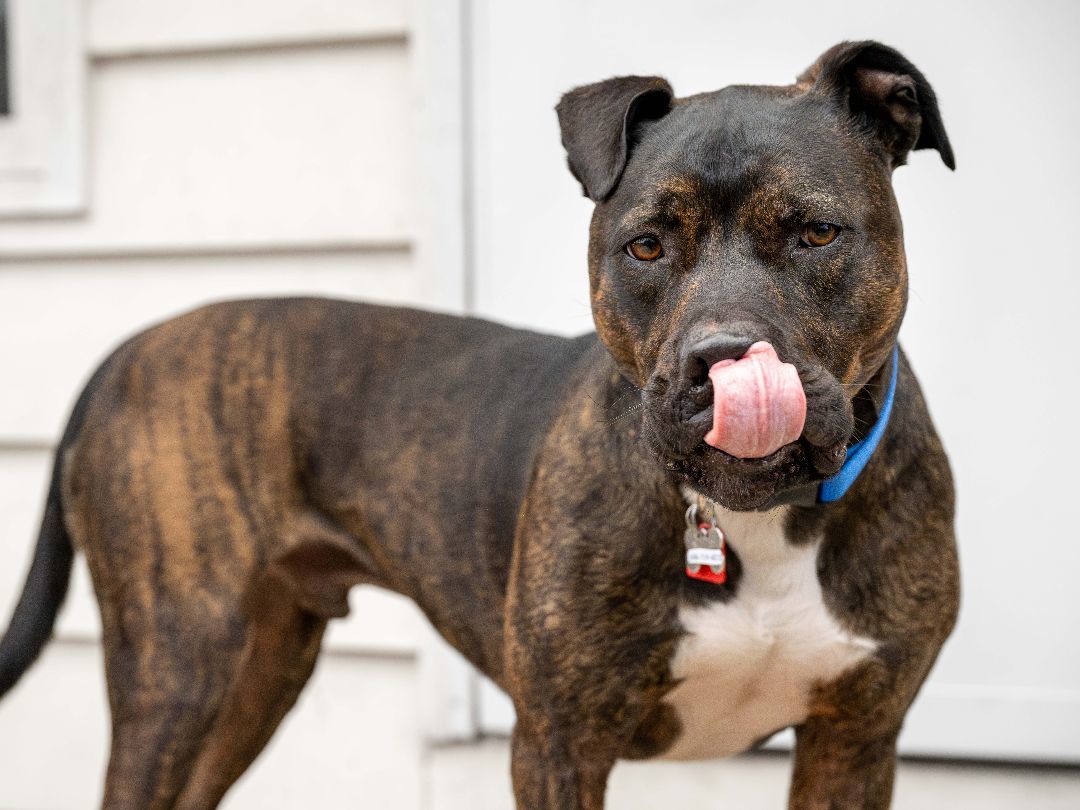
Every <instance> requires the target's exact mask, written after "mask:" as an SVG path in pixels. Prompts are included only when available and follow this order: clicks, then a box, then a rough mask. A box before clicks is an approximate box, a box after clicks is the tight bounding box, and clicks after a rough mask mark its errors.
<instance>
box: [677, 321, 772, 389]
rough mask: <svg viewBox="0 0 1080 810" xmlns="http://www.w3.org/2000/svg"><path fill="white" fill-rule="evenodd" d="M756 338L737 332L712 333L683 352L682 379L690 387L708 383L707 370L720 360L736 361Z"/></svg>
mask: <svg viewBox="0 0 1080 810" xmlns="http://www.w3.org/2000/svg"><path fill="white" fill-rule="evenodd" d="M757 340H758V338H756V337H751V336H748V335H746V334H742V333H738V332H713V333H712V334H711V335H707V336H706V337H704V338H702V339H701V340H699V341H697V342H696V343H694V344H693V345H691V346H689V347H688V348H687V349H686V350H685V351H684V352H683V360H682V370H683V379H685V380H686V381H687V383H688V385H689V386H690V387H692V388H693V387H697V386H701V385H704V384H705V383H707V382H708V381H709V369H710V368H712V367H713V366H714V365H715V364H716V363H719V362H720V361H721V360H738V359H740V358H741V357H742V356H743V355H744V354H746V350H747V349H749V348H750V347H751V346H753V345H754V343H755V342H757Z"/></svg>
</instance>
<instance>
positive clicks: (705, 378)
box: [690, 357, 711, 388]
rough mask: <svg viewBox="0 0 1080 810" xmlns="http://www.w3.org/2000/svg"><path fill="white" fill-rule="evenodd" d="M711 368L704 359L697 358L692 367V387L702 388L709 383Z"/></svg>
mask: <svg viewBox="0 0 1080 810" xmlns="http://www.w3.org/2000/svg"><path fill="white" fill-rule="evenodd" d="M710 368H711V366H710V365H709V364H708V363H707V362H706V361H705V358H703V357H695V358H694V363H693V364H692V366H691V373H690V387H691V388H702V387H703V386H705V385H708V383H709V369H710Z"/></svg>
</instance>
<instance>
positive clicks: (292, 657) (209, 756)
mask: <svg viewBox="0 0 1080 810" xmlns="http://www.w3.org/2000/svg"><path fill="white" fill-rule="evenodd" d="M248 597H249V598H248V600H247V603H248V604H247V608H248V613H249V616H250V619H249V624H248V630H247V643H246V644H245V646H244V651H243V653H242V655H241V658H240V664H239V666H238V667H237V669H236V672H235V675H234V677H233V680H232V684H231V686H230V688H229V690H228V693H227V694H226V696H225V700H224V702H223V703H222V706H221V709H220V711H219V712H218V715H217V718H216V720H215V722H214V725H213V727H212V728H211V730H210V733H209V735H208V737H207V738H206V742H205V744H204V746H203V749H202V751H201V752H200V753H199V755H198V757H197V759H196V763H195V767H194V769H193V771H192V774H191V777H190V779H189V781H188V784H187V786H186V787H185V788H184V790H183V792H182V793H181V795H180V799H179V801H178V802H177V804H176V808H177V810H211V808H214V807H217V805H218V803H219V802H220V801H221V799H222V797H223V796H224V795H225V793H226V791H228V789H229V788H230V787H231V786H232V784H233V783H234V782H235V781H236V780H237V779H238V778H239V777H240V776H241V774H243V772H244V771H245V770H246V769H247V767H248V766H249V765H250V764H251V762H252V761H253V760H254V759H255V757H257V756H258V755H259V752H260V751H262V749H263V747H264V746H265V745H266V743H267V742H269V740H270V738H271V736H273V734H274V731H275V730H276V729H277V727H278V724H279V723H280V722H281V720H282V719H283V718H284V717H285V715H286V714H287V713H288V712H289V710H290V709H291V708H292V707H293V705H294V704H295V703H296V699H297V697H298V696H299V695H300V691H301V690H302V689H303V688H304V685H305V684H306V683H307V680H308V678H309V676H310V675H311V673H312V671H313V670H314V668H315V659H316V658H317V656H318V654H319V644H320V642H321V640H322V636H323V631H324V630H325V629H326V619H325V618H323V617H321V616H317V615H316V614H314V613H312V612H310V611H308V610H305V609H303V608H301V607H300V606H299V605H298V604H297V603H296V601H295V599H294V594H293V593H292V591H291V588H290V587H289V586H288V583H287V582H285V581H283V580H282V579H281V578H280V577H279V576H277V575H276V573H275V572H274V571H273V570H271V571H269V572H267V573H266V574H264V575H263V576H262V577H260V581H258V582H257V583H256V584H255V585H254V586H253V588H252V590H251V591H250V592H249V595H248Z"/></svg>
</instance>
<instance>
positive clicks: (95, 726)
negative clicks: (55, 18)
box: [0, 0, 454, 810]
mask: <svg viewBox="0 0 1080 810" xmlns="http://www.w3.org/2000/svg"><path fill="white" fill-rule="evenodd" d="M17 2H18V0H17ZM85 10H86V13H87V14H88V19H87V31H88V34H87V36H88V46H87V47H88V50H89V55H90V64H89V76H88V87H87V110H88V115H89V127H90V131H89V133H88V142H89V144H90V146H89V154H88V158H87V166H88V169H89V176H88V177H87V182H88V189H89V190H88V198H87V206H86V210H85V214H84V215H79V216H71V217H62V218H40V219H3V220H0V324H2V328H0V379H3V380H4V391H3V394H2V395H0V614H2V615H3V617H4V619H6V616H7V615H8V611H9V609H10V606H12V605H13V604H14V602H15V600H16V599H17V597H18V594H19V591H20V590H21V587H22V579H23V576H24V574H25V571H26V568H27V566H28V563H29V558H30V554H31V551H32V544H33V539H34V537H35V536H36V530H37V524H38V521H39V519H40V511H41V508H42V503H43V497H44V492H45V483H46V480H47V477H48V472H49V469H50V466H51V455H52V448H53V446H54V443H55V441H56V439H57V438H58V436H59V433H60V431H61V429H62V426H63V424H64V421H65V420H66V418H67V413H68V410H69V408H70V405H71V403H72V402H73V400H74V398H75V397H76V396H77V394H78V392H79V390H80V388H81V386H82V385H83V383H84V381H85V380H86V378H87V377H88V376H89V374H90V373H91V371H92V370H93V368H94V367H95V366H96V364H97V363H98V362H99V361H100V360H101V359H102V358H103V356H104V355H105V353H106V352H107V351H108V350H109V349H110V348H111V347H112V346H114V345H115V344H116V343H117V342H119V341H120V340H122V339H123V338H124V337H125V336H126V335H129V334H131V333H133V332H135V331H138V330H139V329H142V328H144V327H145V326H147V325H149V324H152V323H154V322H157V321H160V320H162V319H164V318H166V317H169V316H171V315H174V314H177V313H179V312H181V311H184V310H187V309H190V308H192V307H195V306H198V305H200V304H202V303H205V302H208V301H212V300H220V299H224V298H236V297H247V296H259V295H284V294H318V295H328V296H336V297H346V298H361V299H365V300H374V301H382V302H388V303H426V304H429V305H430V304H434V305H439V304H440V303H441V304H442V305H444V306H453V304H454V302H453V300H442V301H440V300H439V298H438V297H437V296H438V295H439V294H441V293H436V294H435V295H436V297H434V298H433V292H432V290H431V289H430V285H427V284H425V283H424V278H425V275H424V272H423V271H422V270H421V268H420V267H419V263H418V260H417V255H418V253H419V252H420V243H421V240H420V239H419V238H418V236H417V221H418V219H419V218H420V217H422V216H423V211H422V210H421V209H420V208H419V207H418V206H417V205H416V204H415V203H414V201H415V200H416V199H417V195H416V194H415V192H414V189H415V187H416V177H415V174H414V170H413V168H412V167H413V165H414V164H415V163H416V156H417V154H419V153H420V152H421V151H422V149H421V144H420V128H421V126H422V120H423V119H422V116H420V115H418V108H419V107H420V105H419V104H418V102H417V86H416V81H417V79H416V71H417V66H416V60H415V56H416V49H415V45H414V41H413V40H414V37H413V30H412V26H413V22H412V20H413V14H412V8H411V6H410V4H409V3H408V2H406V1H405V0H365V2H363V3H358V2H352V0H304V2H300V0H272V2H266V0H262V1H261V2H255V1H254V0H232V2H230V3H226V4H221V3H216V2H209V0H193V2H189V3H184V4H175V3H166V2H147V0H138V1H137V2H136V0H94V1H93V2H89V3H88V4H87V5H86V7H85ZM441 289H443V290H445V288H441ZM453 292H454V291H453V290H452V289H451V290H450V293H451V296H450V297H451V298H452V295H453ZM444 298H445V296H444ZM352 606H353V618H350V619H349V620H347V621H345V622H339V623H336V624H335V625H334V626H333V627H332V628H331V631H330V633H329V634H328V637H327V641H326V643H325V647H326V649H327V653H326V654H325V655H324V656H323V659H322V660H321V662H320V665H319V668H318V670H317V673H316V675H315V677H314V679H313V681H312V684H311V685H310V686H309V688H308V690H307V691H306V692H305V695H304V696H303V698H302V702H301V706H300V708H299V709H297V710H296V711H295V712H294V713H293V715H291V716H290V718H289V719H288V720H287V721H286V728H284V729H283V731H282V733H281V734H279V735H278V737H276V738H275V740H274V743H273V744H272V746H271V750H270V751H269V752H268V753H267V754H266V756H264V757H263V758H262V759H260V761H259V763H258V764H257V765H256V767H255V769H254V770H253V772H252V773H250V774H249V775H248V776H247V777H246V778H245V780H244V783H243V785H242V786H241V787H240V788H238V790H237V791H236V794H235V796H234V797H233V798H232V800H231V801H230V802H229V803H228V806H230V807H235V808H242V807H268V806H278V807H290V806H300V805H301V804H306V805H310V806H318V807H326V808H331V807H346V806H353V805H354V804H355V802H356V801H357V798H358V797H360V796H366V797H368V801H369V803H371V805H372V806H373V807H380V808H402V810H406V809H408V810H413V808H416V807H417V806H418V803H419V800H420V799H419V785H420V779H419V768H420V763H421V757H420V746H421V740H422V735H421V733H420V727H419V724H420V710H419V709H418V708H417V707H416V702H415V700H413V694H414V692H415V691H416V681H417V679H418V678H419V677H420V674H419V673H420V668H419V667H418V666H417V660H416V658H417V651H418V648H419V647H420V646H421V645H422V644H423V643H427V642H425V641H424V639H426V638H428V636H427V635H426V634H427V633H429V632H430V631H429V630H428V629H427V628H426V626H425V624H424V622H423V620H422V619H421V617H420V615H419V613H418V611H417V610H416V609H415V608H414V607H413V606H412V605H411V603H408V602H407V601H406V600H404V599H401V598H399V597H396V596H393V595H390V594H386V593H383V592H379V591H376V590H375V589H371V588H366V589H358V590H357V591H355V592H354V593H353V596H352ZM56 635H57V639H56V640H55V641H54V642H53V644H52V645H51V646H50V647H49V648H48V651H47V652H46V654H45V655H44V656H43V659H42V661H41V662H39V664H38V665H37V666H36V667H35V669H34V670H33V671H32V672H31V673H30V675H29V676H28V677H27V678H26V679H25V680H24V682H23V683H21V684H20V685H19V687H18V688H17V689H16V690H15V692H14V693H13V694H12V695H11V696H10V698H9V699H8V700H5V701H4V703H3V704H0V807H18V808H20V809H21V810H34V809H35V808H58V807H62V808H89V807H94V806H96V805H97V803H98V801H99V800H100V784H101V779H102V775H103V766H104V762H105V756H106V751H107V745H106V742H107V738H108V718H107V713H106V710H105V701H104V687H103V678H102V672H101V655H100V647H99V644H98V638H99V635H100V625H99V620H98V616H97V609H96V605H95V604H94V601H93V598H92V594H91V588H90V583H89V579H88V576H87V573H86V570H85V566H84V565H83V564H82V562H81V560H80V562H79V564H78V565H77V568H76V574H75V579H74V583H73V587H72V590H71V592H70V594H69V598H68V602H67V605H66V606H65V609H64V611H63V614H62V617H61V619H60V622H59V624H58V627H57V633H56ZM13 730H17V731H15V732H14V733H13ZM60 763H62V764H63V765H62V771H63V778H62V779H58V778H56V773H57V767H58V765H59V764H60Z"/></svg>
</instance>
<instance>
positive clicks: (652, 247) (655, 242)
mask: <svg viewBox="0 0 1080 810" xmlns="http://www.w3.org/2000/svg"><path fill="white" fill-rule="evenodd" d="M626 252H627V253H629V254H630V255H631V256H633V257H634V258H635V259H637V260H638V261H641V262H655V261H656V260H657V259H659V258H660V257H661V256H663V255H664V246H663V245H661V244H660V240H659V239H657V238H656V237H655V236H639V237H638V238H637V239H635V240H634V241H633V242H631V243H630V244H628V245H627V246H626Z"/></svg>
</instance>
